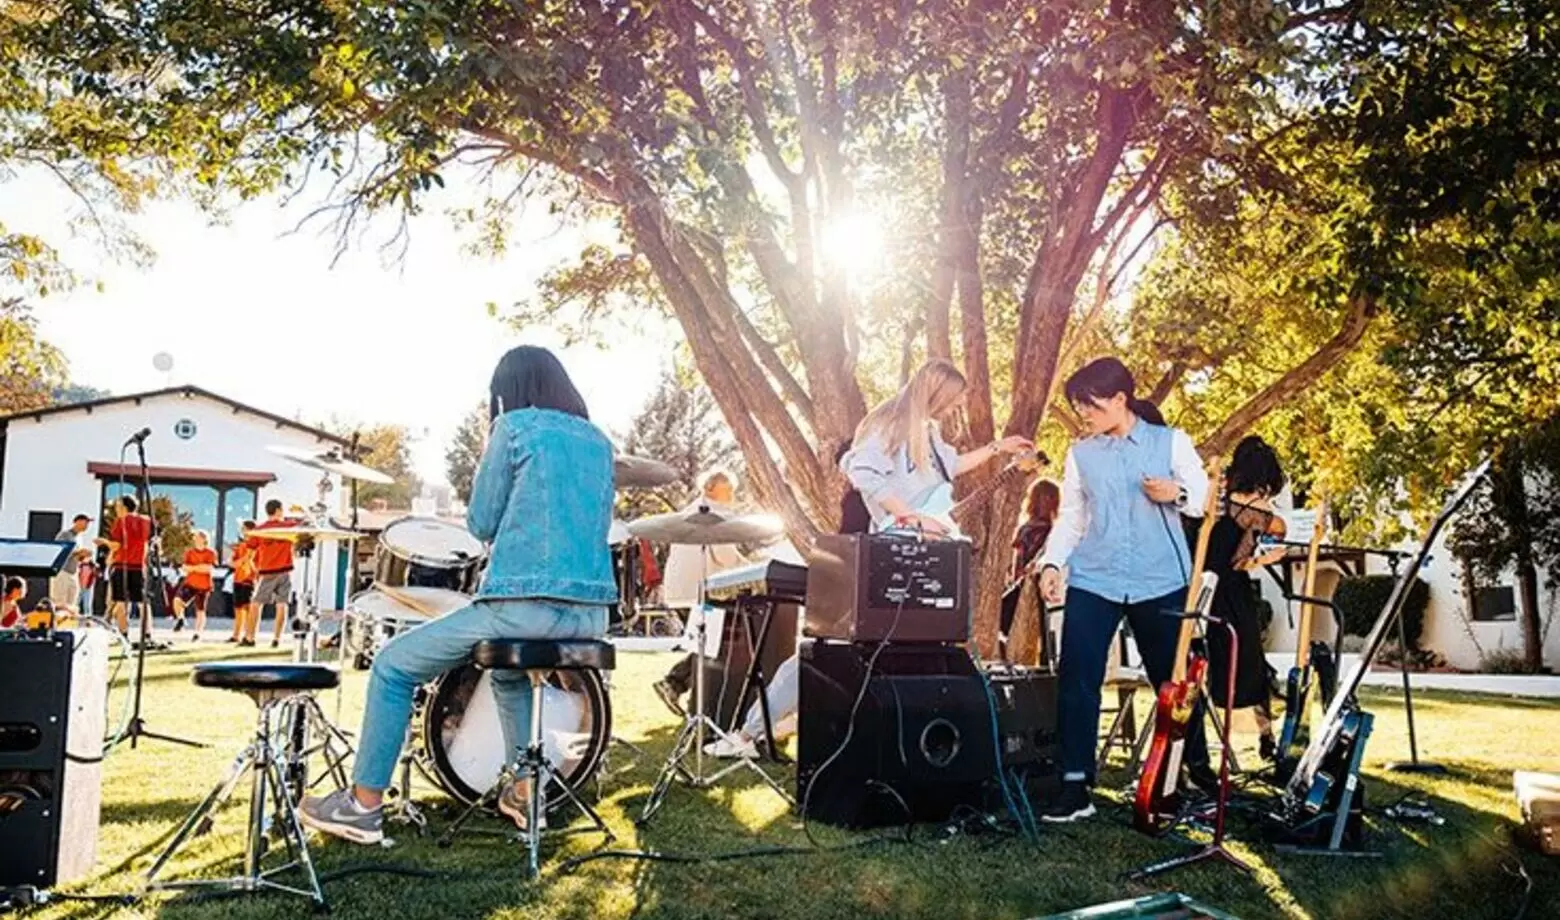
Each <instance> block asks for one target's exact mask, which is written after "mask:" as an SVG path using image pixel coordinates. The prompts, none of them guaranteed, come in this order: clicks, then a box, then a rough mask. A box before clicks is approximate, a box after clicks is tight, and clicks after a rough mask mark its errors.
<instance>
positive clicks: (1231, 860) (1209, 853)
mask: <svg viewBox="0 0 1560 920" xmlns="http://www.w3.org/2000/svg"><path fill="white" fill-rule="evenodd" d="M1209 622H1211V623H1218V624H1219V625H1221V626H1223V627H1224V628H1225V629H1226V630H1228V631H1229V634H1230V667H1229V668H1228V669H1227V670H1228V672H1229V673H1228V676H1227V678H1226V680H1225V690H1224V719H1223V720H1222V721H1221V720H1219V719H1217V718H1215V719H1214V724H1215V725H1218V726H1219V747H1220V755H1219V794H1218V796H1217V798H1216V799H1215V800H1214V809H1213V814H1214V818H1213V840H1211V841H1210V842H1209V843H1208V844H1207V845H1206V846H1204V847H1202V848H1201V849H1199V850H1197V851H1196V852H1193V853H1187V854H1184V855H1181V856H1176V857H1172V858H1170V859H1166V860H1161V861H1160V862H1156V863H1153V864H1151V865H1147V866H1144V867H1143V868H1141V869H1138V870H1137V871H1136V872H1133V873H1131V874H1130V875H1128V876H1127V879H1128V880H1130V881H1135V882H1137V881H1142V880H1144V879H1147V878H1151V877H1153V876H1156V875H1162V874H1164V873H1166V872H1170V871H1173V870H1175V869H1180V868H1182V867H1184V866H1191V865H1195V864H1197V863H1200V862H1205V861H1208V860H1213V861H1214V862H1221V863H1225V864H1227V865H1231V866H1234V867H1235V868H1237V869H1239V870H1240V871H1242V872H1244V873H1246V874H1247V875H1250V874H1251V867H1250V866H1248V865H1247V864H1246V863H1244V862H1243V861H1241V859H1240V858H1239V857H1237V856H1236V855H1235V854H1233V853H1231V852H1230V851H1229V850H1228V849H1227V848H1226V847H1225V846H1224V818H1225V813H1226V811H1227V809H1228V807H1229V798H1230V772H1231V770H1232V768H1233V767H1234V762H1235V756H1234V748H1233V747H1232V746H1231V745H1230V718H1231V716H1232V715H1233V714H1234V712H1235V662H1237V661H1239V660H1240V636H1239V634H1237V633H1236V631H1235V624H1234V623H1233V622H1231V621H1229V620H1222V619H1214V618H1211V617H1210V618H1209ZM1204 698H1206V694H1204ZM1212 711H1213V710H1212V708H1211V707H1210V709H1209V712H1210V713H1211V712H1212Z"/></svg>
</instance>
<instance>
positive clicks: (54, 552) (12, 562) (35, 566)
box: [0, 537, 76, 578]
mask: <svg viewBox="0 0 1560 920" xmlns="http://www.w3.org/2000/svg"><path fill="white" fill-rule="evenodd" d="M75 549H76V545H75V544H74V543H55V542H54V541H53V540H21V539H18V538H16V537H0V575H15V576H17V577H19V578H53V577H54V576H56V575H58V574H59V573H60V569H62V568H64V567H65V560H66V558H67V557H69V556H70V554H71V553H72V552H73V551H74V550H75Z"/></svg>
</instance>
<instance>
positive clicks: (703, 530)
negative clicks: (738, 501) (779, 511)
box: [628, 505, 785, 546]
mask: <svg viewBox="0 0 1560 920" xmlns="http://www.w3.org/2000/svg"><path fill="white" fill-rule="evenodd" d="M628 532H629V533H631V534H633V535H634V536H636V537H644V538H645V539H646V540H649V541H651V542H653V543H684V544H690V545H693V546H714V545H716V544H720V543H762V542H764V541H766V540H773V539H774V538H776V537H778V536H780V535H781V534H783V533H785V524H784V523H783V522H781V520H780V518H778V517H776V516H775V515H773V514H732V513H729V512H726V511H719V510H715V509H712V508H710V507H709V506H708V505H701V506H699V507H698V508H695V509H693V510H691V511H673V512H670V513H667V514H656V515H651V516H650V517H646V518H640V519H639V520H637V521H633V522H631V523H630V524H629V525H628Z"/></svg>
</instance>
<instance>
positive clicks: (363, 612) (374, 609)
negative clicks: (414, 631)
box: [343, 587, 471, 671]
mask: <svg viewBox="0 0 1560 920" xmlns="http://www.w3.org/2000/svg"><path fill="white" fill-rule="evenodd" d="M396 590H397V591H399V592H401V593H403V594H405V595H407V596H408V597H411V598H413V599H414V600H416V601H417V603H418V604H421V605H422V606H424V607H429V608H433V610H434V611H435V613H433V614H431V615H430V614H426V613H423V612H422V611H421V610H417V609H414V608H412V607H409V606H407V605H406V604H404V603H402V602H401V601H400V600H397V599H396V598H393V597H391V596H390V595H388V594H385V593H384V592H382V591H377V590H373V589H370V590H368V591H361V592H359V593H357V594H354V595H353V596H352V599H351V600H350V601H348V602H347V615H346V619H345V621H344V629H345V631H346V646H345V648H344V649H343V652H344V654H347V655H351V656H352V660H353V664H354V665H355V666H356V667H357V669H358V670H360V671H362V670H367V668H368V666H369V664H370V663H371V662H372V661H373V660H374V655H376V654H378V652H379V650H380V649H381V648H384V645H385V643H386V642H389V641H390V640H391V639H394V638H395V637H396V636H398V635H400V634H401V633H403V632H406V631H407V630H408V629H411V628H412V627H413V626H416V625H418V624H419V623H426V622H427V621H428V620H430V619H433V617H435V616H443V615H444V614H446V613H451V612H453V611H456V610H459V609H460V608H462V607H464V606H466V605H467V604H470V603H471V597H470V596H469V595H466V594H461V593H460V592H459V591H447V590H445V589H444V588H420V587H411V588H397V589H396Z"/></svg>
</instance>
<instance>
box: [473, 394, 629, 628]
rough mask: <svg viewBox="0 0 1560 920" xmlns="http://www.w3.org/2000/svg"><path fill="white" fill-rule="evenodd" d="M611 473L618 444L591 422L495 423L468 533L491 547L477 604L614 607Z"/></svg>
mask: <svg viewBox="0 0 1560 920" xmlns="http://www.w3.org/2000/svg"><path fill="white" fill-rule="evenodd" d="M612 466H613V459H612V442H611V441H609V440H607V436H606V435H604V434H602V433H601V431H600V429H598V428H597V427H596V426H595V425H592V424H591V423H590V422H588V421H586V420H585V419H582V418H578V417H576V416H573V415H569V414H567V413H564V412H554V411H552V410H550V409H517V410H515V411H513V412H506V413H504V414H503V415H500V416H499V417H498V418H496V419H494V420H493V430H492V433H491V434H490V435H489V436H488V445H487V450H486V451H485V452H483V454H482V465H481V466H480V467H478V468H477V476H476V481H475V482H474V483H473V484H472V488H471V506H470V507H469V508H468V509H467V510H466V526H467V527H468V528H470V530H471V532H472V533H473V534H474V535H475V536H476V537H477V539H479V540H482V541H484V542H490V543H492V544H493V549H492V555H491V556H490V557H489V559H488V568H487V575H486V576H485V577H484V578H483V579H482V587H481V589H480V590H479V591H478V592H477V597H478V598H479V599H484V598H549V599H552V600H559V601H570V602H573V603H579V604H610V603H613V602H615V601H616V600H617V597H618V591H617V582H616V580H615V579H614V577H613V574H612V557H611V554H610V551H609V550H608V549H607V528H609V527H610V526H611V525H612V497H613V482H612V479H613V472H612Z"/></svg>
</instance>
